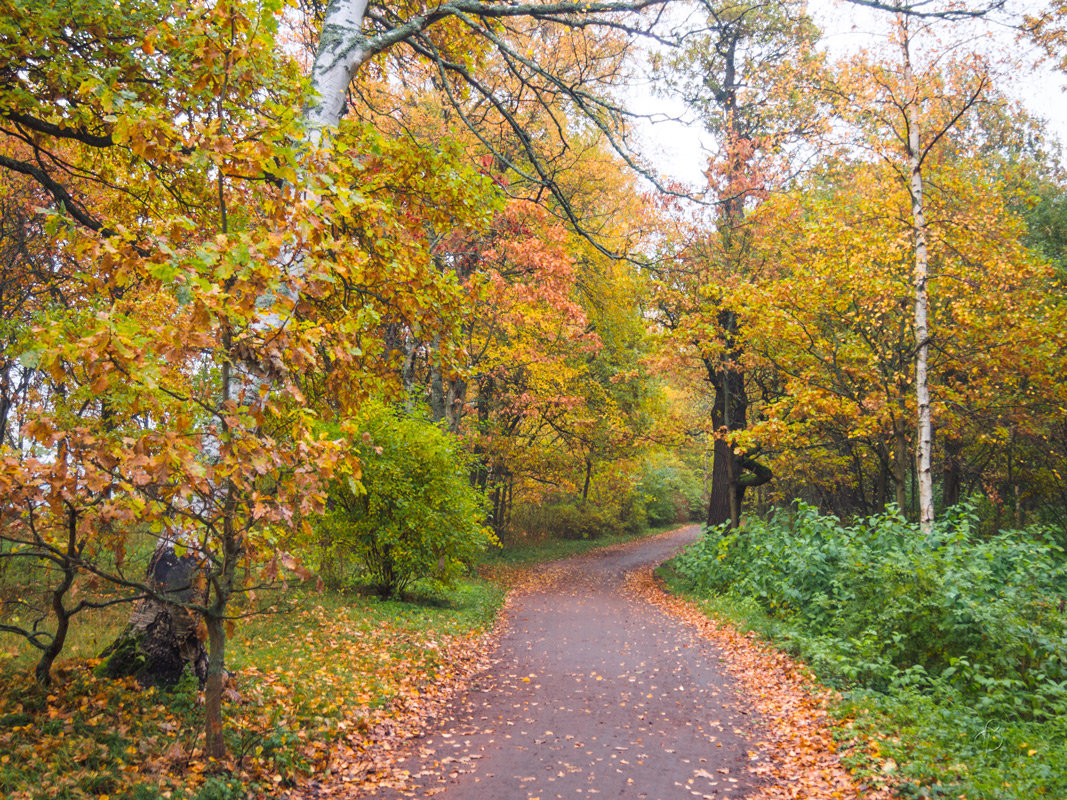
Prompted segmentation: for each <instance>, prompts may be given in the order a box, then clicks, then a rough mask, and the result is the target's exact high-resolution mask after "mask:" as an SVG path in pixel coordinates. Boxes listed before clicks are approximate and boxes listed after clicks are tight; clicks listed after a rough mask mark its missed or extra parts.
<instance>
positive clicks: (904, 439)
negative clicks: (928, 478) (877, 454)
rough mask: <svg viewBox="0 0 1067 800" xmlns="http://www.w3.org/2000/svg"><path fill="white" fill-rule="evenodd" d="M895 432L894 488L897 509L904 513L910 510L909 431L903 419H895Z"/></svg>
mask: <svg viewBox="0 0 1067 800" xmlns="http://www.w3.org/2000/svg"><path fill="white" fill-rule="evenodd" d="M893 434H894V446H893V488H894V489H895V490H896V504H897V510H898V511H899V512H900V514H901V515H904V514H907V510H908V484H907V482H908V433H907V431H906V430H905V428H904V421H903V420H902V419H894V420H893Z"/></svg>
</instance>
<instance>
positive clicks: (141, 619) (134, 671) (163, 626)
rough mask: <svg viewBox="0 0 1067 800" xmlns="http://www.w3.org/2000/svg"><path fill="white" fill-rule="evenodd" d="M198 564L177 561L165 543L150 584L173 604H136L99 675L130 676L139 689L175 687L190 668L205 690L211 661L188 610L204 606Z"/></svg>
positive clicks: (171, 546)
mask: <svg viewBox="0 0 1067 800" xmlns="http://www.w3.org/2000/svg"><path fill="white" fill-rule="evenodd" d="M198 571H199V563H198V559H197V558H196V557H194V556H192V555H178V554H177V553H176V552H175V550H174V544H173V542H171V541H161V542H160V544H159V546H158V547H157V548H156V552H155V554H154V555H153V556H152V561H151V563H150V564H149V566H148V575H147V583H148V585H149V586H150V587H151V588H152V589H153V590H154V591H156V592H158V593H160V594H162V595H164V596H166V597H167V598H169V599H171V600H172V601H173V602H170V603H168V602H162V601H160V600H157V599H155V598H151V597H150V598H146V599H144V600H142V601H141V602H140V603H138V604H137V607H136V608H135V609H134V611H133V613H132V614H131V615H130V621H129V623H128V624H127V625H126V628H125V630H123V632H122V633H121V634H120V635H119V637H118V638H117V639H116V640H115V641H114V642H113V643H112V644H111V645H110V646H109V647H108V648H107V649H106V650H105V651H104V652H103V653H102V654H101V655H102V656H103V657H104V658H105V659H106V660H105V661H104V664H103V665H102V667H101V672H102V673H103V674H104V675H106V676H108V677H126V676H130V675H132V676H133V677H134V678H136V679H137V682H138V683H139V684H140V685H141V686H145V687H147V686H173V685H174V684H176V683H177V682H178V681H179V680H181V677H182V674H183V673H184V672H185V670H186V668H187V667H188V668H189V669H191V670H192V672H193V674H194V675H195V676H196V678H197V681H198V682H199V684H200V685H201V686H203V685H204V681H205V680H206V679H207V667H208V657H207V651H206V650H205V648H204V643H203V640H202V632H203V624H202V621H201V619H200V617H199V615H197V614H195V613H193V612H191V611H190V610H189V609H187V608H184V607H183V606H182V605H176V604H186V603H196V604H199V603H202V602H203V600H204V591H203V590H202V589H199V588H197V580H196V577H197V572H198Z"/></svg>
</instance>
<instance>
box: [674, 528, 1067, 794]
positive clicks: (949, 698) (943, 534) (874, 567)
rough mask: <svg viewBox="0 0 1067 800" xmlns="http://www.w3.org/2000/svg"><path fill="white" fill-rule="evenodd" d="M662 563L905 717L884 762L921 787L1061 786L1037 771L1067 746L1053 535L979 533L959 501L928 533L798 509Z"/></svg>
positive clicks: (1065, 782) (1061, 590)
mask: <svg viewBox="0 0 1067 800" xmlns="http://www.w3.org/2000/svg"><path fill="white" fill-rule="evenodd" d="M671 566H672V567H673V568H674V570H675V571H676V573H677V574H678V575H679V576H680V580H681V582H682V584H683V586H684V587H685V588H687V589H688V590H689V591H691V592H693V593H695V594H697V595H698V596H703V597H710V598H720V599H721V600H722V601H724V602H727V603H733V604H735V606H740V605H742V604H745V603H747V604H754V605H755V606H756V607H757V611H758V614H757V615H756V616H760V617H762V620H761V621H760V622H759V623H758V625H759V627H760V628H761V629H762V630H763V631H764V632H766V633H768V634H769V635H771V636H772V637H774V638H777V639H778V640H779V641H786V642H788V643H789V646H790V649H792V650H793V651H795V652H799V653H800V655H802V656H803V657H804V658H805V659H806V660H807V661H808V663H809V664H810V665H811V666H812V667H813V668H814V669H815V671H816V673H817V674H818V675H819V676H820V678H822V679H823V680H825V681H827V682H829V683H831V684H833V685H836V686H838V687H839V688H841V689H843V690H845V691H847V692H849V694H848V696H849V697H851V698H852V699H853V700H862V703H861V705H863V706H864V707H866V708H868V709H870V708H875V709H877V710H878V713H879V714H880V715H882V717H881V718H882V719H883V720H889V721H888V722H883V724H885V725H888V726H891V727H898V728H901V727H904V728H906V729H907V730H906V733H907V735H906V736H905V735H904V732H902V734H901V736H900V737H899V738H898V739H897V742H898V743H897V744H896V745H893V747H895V748H896V750H895V751H893V752H894V758H896V760H897V761H899V762H901V763H902V764H905V762H907V763H906V764H905V766H904V767H903V774H904V775H905V776H906V777H910V778H911V779H912V780H914V781H915V785H916V786H919V785H920V784H921V785H923V786H927V787H929V786H931V785H933V784H935V783H943V784H944V785H945V786H954V787H956V788H954V789H952V795H951V796H958V795H959V794H960V791H961V790H962V791H964V793H966V794H967V796H976V797H983V796H989V797H1005V798H1009V797H1010V798H1016V797H1018V798H1023V797H1034V796H1067V794H1064V793H1063V791H1062V790H1064V789H1065V788H1067V769H1064V768H1062V767H1057V768H1053V769H1052V770H1051V771H1049V769H1048V768H1046V767H1041V768H1038V767H1037V764H1038V762H1041V760H1042V757H1043V756H1048V755H1049V754H1050V753H1055V754H1063V753H1065V752H1067V724H1065V722H1064V720H1065V719H1067V617H1065V614H1064V611H1063V598H1064V596H1065V595H1067V558H1065V556H1064V552H1063V550H1062V549H1061V548H1060V547H1059V546H1058V545H1057V544H1055V541H1054V539H1053V537H1052V536H1051V534H1050V533H1049V532H1048V531H1045V530H1043V529H1041V528H1030V529H1028V530H1025V531H1005V532H1000V533H997V534H996V535H994V536H983V535H980V534H979V533H978V532H977V522H976V518H975V516H974V514H973V513H971V512H970V511H969V510H968V509H966V508H964V509H962V510H960V511H958V512H957V513H956V514H955V515H954V516H953V517H951V518H949V519H946V520H944V521H942V522H939V523H938V524H937V525H936V526H935V528H934V530H933V531H932V532H930V533H929V534H924V533H922V532H921V531H920V530H919V528H918V526H916V525H913V524H909V523H907V522H905V521H904V520H902V519H901V518H900V517H899V516H897V515H895V514H885V515H881V516H877V517H872V518H870V519H866V520H860V521H858V522H855V523H854V524H851V525H844V524H842V523H841V522H840V521H839V520H837V519H836V518H834V517H827V516H820V515H818V514H817V513H816V511H815V510H814V509H812V508H807V507H801V508H800V509H799V511H798V512H796V513H795V515H786V514H779V515H778V516H776V517H773V518H771V519H769V520H767V521H759V520H754V521H753V520H750V521H748V522H747V523H746V526H745V527H744V529H743V530H741V531H739V532H736V533H730V534H726V532H725V531H724V530H722V529H715V530H712V531H709V532H707V533H706V534H705V536H703V537H702V538H701V539H700V540H699V541H698V542H697V543H695V544H694V545H693V546H692V547H690V548H689V549H688V550H687V551H686V552H685V553H684V554H683V555H681V556H679V557H678V558H676V559H675V560H674V561H673V562H672V564H671ZM935 751H936V753H937V755H932V754H931V753H932V752H935ZM886 752H889V751H886ZM1035 754H1040V755H1035ZM1057 757H1058V756H1057ZM1047 763H1048V762H1045V764H1046V765H1047ZM1059 763H1061V764H1062V763H1065V762H1063V761H1060V762H1059ZM961 764H962V765H963V766H964V768H963V769H958V768H957V767H959V766H960V765H961ZM952 765H954V766H952ZM950 766H951V769H950ZM1023 770H1025V771H1026V774H1027V776H1028V781H1027V782H1023V781H1021V780H1019V773H1020V771H1023ZM950 773H951V774H950ZM1041 775H1043V776H1044V777H1039V776H1041ZM1008 778H1010V780H1007V779H1008ZM1024 784H1025V786H1026V787H1029V788H1026V789H1025V790H1024V789H1023V788H1020V787H1023V786H1024ZM987 790H989V791H990V792H991V793H990V794H985V793H984V792H986V791H987ZM916 791H918V789H916ZM924 791H925V790H924ZM972 792H973V793H974V794H973V795H972V794H971V793H972ZM917 796H926V795H921V794H920V795H917Z"/></svg>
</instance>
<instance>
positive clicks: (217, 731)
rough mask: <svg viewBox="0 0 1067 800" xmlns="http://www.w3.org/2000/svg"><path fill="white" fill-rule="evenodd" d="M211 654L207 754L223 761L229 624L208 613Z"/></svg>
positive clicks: (206, 694)
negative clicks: (223, 699) (223, 723)
mask: <svg viewBox="0 0 1067 800" xmlns="http://www.w3.org/2000/svg"><path fill="white" fill-rule="evenodd" d="M206 622H207V640H208V652H209V654H210V656H209V658H208V669H207V683H206V684H205V686H204V736H205V743H204V754H205V755H206V756H207V757H208V758H213V759H215V760H216V761H221V760H222V759H224V758H225V757H226V740H225V739H224V738H223V735H222V690H223V684H224V683H225V680H226V670H225V667H224V665H225V663H226V628H225V625H224V624H223V619H222V617H220V616H217V615H215V614H209V615H208V616H207V620H206Z"/></svg>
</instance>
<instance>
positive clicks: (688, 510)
mask: <svg viewBox="0 0 1067 800" xmlns="http://www.w3.org/2000/svg"><path fill="white" fill-rule="evenodd" d="M635 494H636V495H637V496H639V497H640V498H641V501H642V503H643V505H644V510H645V515H646V517H647V519H648V524H650V525H653V526H658V525H667V524H670V523H672V522H688V521H689V520H691V519H700V517H701V516H702V515H703V490H702V488H701V485H700V480H699V479H698V478H697V476H696V474H695V473H694V472H693V471H692V470H691V469H689V468H688V467H686V466H685V465H684V464H682V463H681V461H679V460H677V459H675V458H669V457H653V458H650V459H649V460H648V461H646V462H645V464H644V465H643V467H642V469H641V473H640V475H639V478H638V482H637V487H636V489H635Z"/></svg>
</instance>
